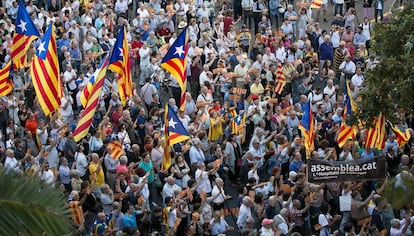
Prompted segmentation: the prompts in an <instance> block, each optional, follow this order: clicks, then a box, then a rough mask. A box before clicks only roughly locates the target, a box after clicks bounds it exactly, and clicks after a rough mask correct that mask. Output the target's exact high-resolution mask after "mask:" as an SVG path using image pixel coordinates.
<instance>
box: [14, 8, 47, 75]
mask: <svg viewBox="0 0 414 236" xmlns="http://www.w3.org/2000/svg"><path fill="white" fill-rule="evenodd" d="M18 2H19V8H18V10H17V18H16V23H15V25H16V32H15V33H14V35H13V44H12V49H11V53H10V56H11V58H12V61H13V64H14V68H17V69H20V68H24V67H26V64H27V59H26V52H27V50H28V49H29V47H30V44H31V43H32V41H33V40H35V39H36V38H38V37H40V34H39V31H37V28H36V26H35V24H34V23H33V21H32V19H31V18H30V16H29V14H28V13H27V11H26V7H25V6H24V5H23V2H22V1H20V0H19V1H18Z"/></svg>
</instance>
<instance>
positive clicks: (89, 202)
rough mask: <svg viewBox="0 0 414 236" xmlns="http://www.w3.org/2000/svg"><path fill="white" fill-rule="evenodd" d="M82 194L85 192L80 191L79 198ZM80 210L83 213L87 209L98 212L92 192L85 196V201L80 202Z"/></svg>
mask: <svg viewBox="0 0 414 236" xmlns="http://www.w3.org/2000/svg"><path fill="white" fill-rule="evenodd" d="M84 195H85V193H80V194H79V198H80V199H82V198H83V196H84ZM82 210H83V212H84V213H85V212H87V211H89V212H95V213H98V211H97V210H98V209H96V198H95V196H94V195H93V194H89V195H88V196H87V197H86V200H85V202H84V203H83V204H82Z"/></svg>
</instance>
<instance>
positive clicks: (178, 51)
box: [174, 46, 184, 57]
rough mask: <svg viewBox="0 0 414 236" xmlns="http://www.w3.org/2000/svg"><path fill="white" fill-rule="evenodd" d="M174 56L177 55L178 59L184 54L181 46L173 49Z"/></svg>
mask: <svg viewBox="0 0 414 236" xmlns="http://www.w3.org/2000/svg"><path fill="white" fill-rule="evenodd" d="M175 54H178V56H179V57H181V55H182V54H184V50H183V46H179V47H175V53H174V55H175Z"/></svg>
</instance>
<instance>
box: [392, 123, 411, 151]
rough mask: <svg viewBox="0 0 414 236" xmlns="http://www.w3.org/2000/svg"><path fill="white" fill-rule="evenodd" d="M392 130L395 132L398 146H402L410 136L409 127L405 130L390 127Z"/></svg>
mask: <svg viewBox="0 0 414 236" xmlns="http://www.w3.org/2000/svg"><path fill="white" fill-rule="evenodd" d="M392 131H394V133H395V137H396V139H397V143H398V146H399V147H403V146H404V145H405V144H406V143H407V142H408V140H410V138H411V133H410V129H406V130H405V132H402V131H401V130H399V129H398V128H395V127H392Z"/></svg>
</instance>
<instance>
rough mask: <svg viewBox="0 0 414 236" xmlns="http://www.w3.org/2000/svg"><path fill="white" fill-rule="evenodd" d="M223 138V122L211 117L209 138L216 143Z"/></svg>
mask: <svg viewBox="0 0 414 236" xmlns="http://www.w3.org/2000/svg"><path fill="white" fill-rule="evenodd" d="M222 136H223V125H222V120H218V118H212V117H210V130H209V132H208V138H209V139H210V141H216V140H218V139H219V138H221V137H222Z"/></svg>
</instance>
